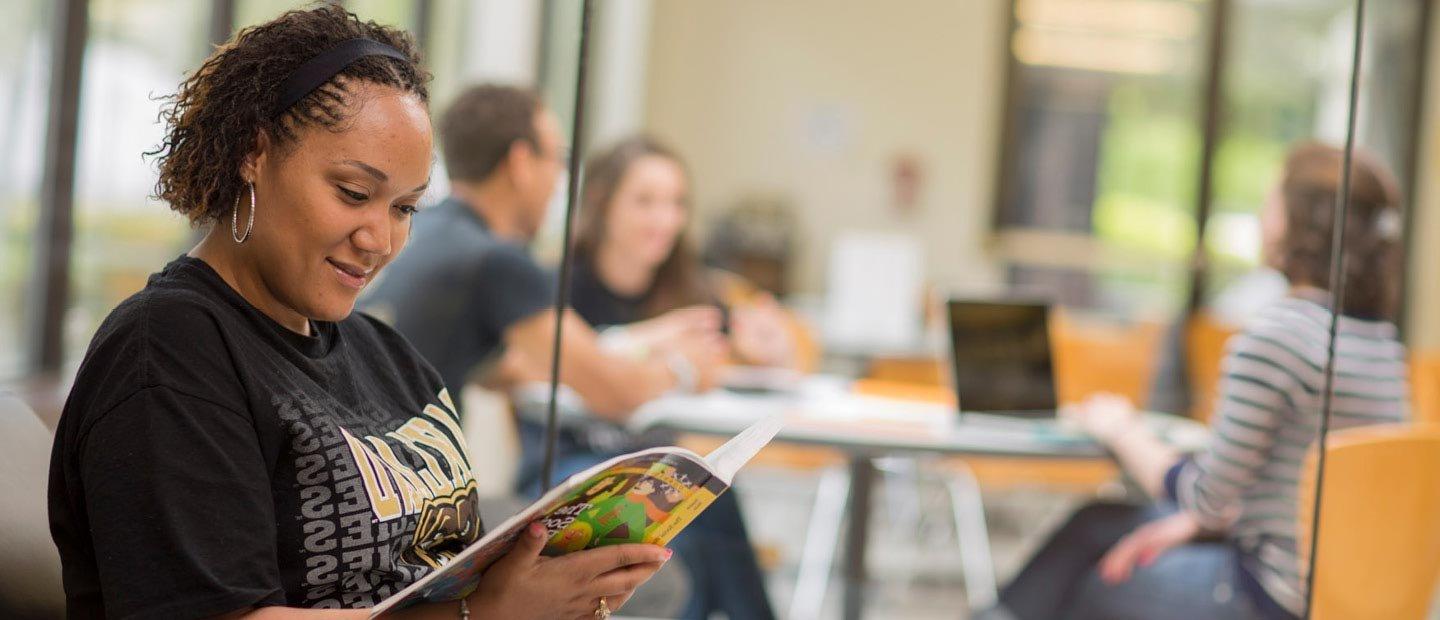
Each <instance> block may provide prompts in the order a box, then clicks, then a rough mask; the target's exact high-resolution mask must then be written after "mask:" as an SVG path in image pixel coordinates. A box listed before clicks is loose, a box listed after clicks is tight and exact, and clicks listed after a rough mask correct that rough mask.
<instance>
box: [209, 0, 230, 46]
mask: <svg viewBox="0 0 1440 620" xmlns="http://www.w3.org/2000/svg"><path fill="white" fill-rule="evenodd" d="M234 31H235V0H210V45H221V44H223V43H225V42H226V41H229V40H230V33H232V32H234Z"/></svg>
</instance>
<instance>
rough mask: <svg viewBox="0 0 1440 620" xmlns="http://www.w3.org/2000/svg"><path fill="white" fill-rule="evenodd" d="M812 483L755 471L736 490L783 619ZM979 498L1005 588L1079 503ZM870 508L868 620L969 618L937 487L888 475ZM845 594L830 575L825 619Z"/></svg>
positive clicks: (804, 475) (1048, 496) (797, 475)
mask: <svg viewBox="0 0 1440 620" xmlns="http://www.w3.org/2000/svg"><path fill="white" fill-rule="evenodd" d="M818 478H819V474H818V472H814V471H797V470H789V469H765V468H752V469H749V470H747V471H746V472H744V473H743V474H742V476H741V478H740V479H739V480H738V482H737V486H736V489H737V491H738V492H739V493H740V499H741V501H742V503H743V506H744V507H745V511H746V521H747V524H748V525H749V527H750V530H751V536H752V538H753V539H754V540H755V543H756V545H757V546H758V547H760V548H761V549H762V550H763V554H762V555H763V556H764V561H765V562H766V563H767V564H769V565H770V566H768V568H769V576H770V597H771V601H772V602H773V603H774V604H775V606H776V609H777V611H778V612H779V613H781V615H782V616H788V615H789V609H790V604H791V602H792V601H791V598H792V597H791V595H792V593H793V591H794V589H795V580H796V573H797V569H798V562H799V558H800V556H801V547H802V545H803V542H804V536H801V535H800V534H801V533H803V532H805V531H806V529H807V525H808V523H809V519H810V508H811V504H812V503H813V501H814V497H815V490H816V483H817V481H818ZM985 499H986V503H987V506H986V512H987V521H988V525H989V527H990V539H991V547H992V552H993V554H994V561H995V565H996V570H997V576H998V577H999V579H1000V581H1001V582H1002V583H1003V582H1004V580H1005V579H1006V578H1007V577H1008V576H1009V575H1011V574H1013V573H1014V572H1015V571H1017V570H1019V567H1020V565H1021V563H1022V562H1023V561H1024V560H1025V558H1026V557H1028V555H1029V554H1030V552H1031V551H1032V550H1033V549H1034V547H1035V546H1037V545H1039V544H1040V543H1041V542H1042V540H1043V538H1044V536H1045V535H1046V534H1048V532H1049V531H1050V530H1052V529H1053V528H1055V527H1056V526H1058V525H1059V521H1060V520H1062V519H1064V518H1065V516H1066V515H1068V514H1069V512H1070V511H1071V510H1072V509H1073V507H1074V506H1075V505H1076V504H1077V503H1079V502H1081V501H1083V500H1084V499H1085V498H1082V497H1076V496H1067V495H1057V494H1055V493H1053V492H1049V491H1044V490H1040V489H1033V490H1017V491H1007V492H1005V493H998V494H989V493H987V495H986V498H985ZM874 501H875V507H874V510H873V511H872V514H873V515H874V517H873V521H872V528H871V539H870V547H869V557H868V562H867V569H868V571H869V575H870V577H871V582H872V584H871V586H870V589H869V590H868V591H867V597H868V601H867V604H866V608H865V615H864V617H866V618H885V619H887V620H888V619H897V620H898V619H914V620H923V619H930V618H945V619H947V620H958V619H963V618H966V617H968V615H969V614H968V611H969V610H968V609H967V608H966V596H965V586H964V580H963V578H962V573H961V566H960V552H959V547H958V544H957V543H956V539H955V532H954V527H953V525H952V521H951V516H950V515H951V513H950V507H949V506H950V505H949V499H948V496H947V495H946V494H945V492H944V490H943V488H942V487H940V486H939V485H936V484H927V483H919V484H917V483H915V481H914V479H913V478H909V477H907V476H904V475H903V474H901V475H899V476H888V477H886V478H885V481H884V482H882V483H881V485H880V487H879V488H878V489H877V491H876V493H875V496H874ZM837 542H838V541H837ZM836 559H837V561H838V560H839V559H840V556H839V554H838V553H837V555H836ZM837 571H838V569H837ZM843 587H844V584H843V582H842V581H841V579H840V575H839V574H838V572H837V573H835V574H832V577H831V581H830V586H829V588H828V589H827V592H826V600H825V603H824V606H823V608H822V612H821V614H820V617H821V618H839V617H840V599H841V596H842V592H843ZM797 620H799V619H797Z"/></svg>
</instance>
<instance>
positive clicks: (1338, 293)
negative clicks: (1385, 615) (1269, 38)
mask: <svg viewBox="0 0 1440 620" xmlns="http://www.w3.org/2000/svg"><path fill="white" fill-rule="evenodd" d="M1364 47H1365V0H1355V50H1354V52H1353V55H1352V56H1351V57H1350V63H1351V64H1350V102H1349V107H1348V109H1347V112H1348V114H1349V116H1347V117H1346V125H1345V156H1344V157H1343V158H1342V159H1343V160H1344V163H1343V164H1342V165H1343V166H1344V168H1342V169H1341V170H1340V195H1339V196H1337V197H1336V198H1335V218H1334V224H1333V226H1334V230H1332V231H1331V232H1332V235H1331V237H1330V340H1329V343H1328V345H1327V347H1328V350H1327V351H1326V356H1325V391H1324V392H1323V393H1321V395H1320V436H1319V437H1317V438H1316V440H1315V446H1316V450H1317V459H1316V465H1315V503H1314V505H1312V506H1311V508H1310V514H1311V515H1313V517H1312V518H1311V522H1310V563H1309V570H1307V571H1306V572H1305V618H1307V619H1308V618H1310V612H1311V611H1313V609H1312V608H1313V606H1314V604H1315V567H1316V566H1317V563H1316V558H1318V557H1320V549H1319V548H1317V547H1316V544H1317V543H1319V541H1320V506H1321V505H1322V504H1321V501H1320V500H1321V497H1322V496H1324V494H1325V458H1326V454H1325V449H1326V447H1327V445H1328V443H1329V441H1328V440H1329V437H1330V408H1331V405H1332V401H1333V400H1334V396H1335V349H1336V341H1337V340H1339V338H1338V336H1339V331H1340V316H1341V311H1342V310H1343V309H1344V308H1345V223H1346V221H1347V220H1348V218H1347V217H1346V215H1347V214H1348V213H1349V212H1350V161H1351V157H1352V156H1353V155H1354V153H1355V117H1356V116H1357V114H1356V112H1357V110H1358V108H1359V107H1360V59H1361V52H1362V50H1363V49H1364Z"/></svg>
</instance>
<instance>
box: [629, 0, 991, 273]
mask: <svg viewBox="0 0 1440 620" xmlns="http://www.w3.org/2000/svg"><path fill="white" fill-rule="evenodd" d="M1006 5H1007V3H1006V1H1005V0H965V1H958V2H957V1H956V0H906V1H905V2H893V3H892V2H873V1H868V0H727V1H724V2H713V1H704V0H665V1H663V2H656V3H654V15H653V21H652V30H651V35H650V36H651V43H650V56H649V58H650V64H649V67H648V75H647V79H646V84H647V93H646V96H645V125H646V128H647V130H649V131H651V132H653V133H654V134H656V135H658V136H660V137H662V138H664V139H666V140H669V141H670V142H672V143H674V144H675V145H676V146H677V147H678V148H679V149H680V150H681V151H682V153H684V154H685V155H686V157H687V158H688V159H689V160H690V163H691V167H692V168H693V169H694V170H695V171H697V178H696V179H695V198H696V200H695V204H696V209H697V215H698V217H697V218H695V219H696V220H697V221H699V222H704V221H706V220H707V219H708V217H709V215H710V214H712V213H714V212H715V211H717V210H720V209H723V208H725V207H728V206H729V205H731V204H733V203H734V202H735V201H736V200H737V199H739V198H740V197H741V196H743V195H746V194H748V193H751V192H756V191H763V192H776V193H780V194H782V195H785V196H787V197H788V198H790V199H791V200H792V201H793V202H794V204H795V205H796V207H798V209H797V210H798V214H799V216H800V219H801V222H800V223H801V225H800V229H801V231H802V233H803V236H802V238H801V243H800V246H799V247H798V250H799V256H798V257H797V258H798V260H797V261H796V263H795V264H794V268H795V269H796V271H795V272H794V273H793V278H792V283H793V285H795V287H796V288H797V289H799V290H801V291H805V292H819V291H820V289H821V288H822V287H823V282H824V267H825V260H826V257H827V256H828V252H829V240H830V239H831V238H833V236H834V235H835V234H836V233H838V232H840V231H844V230H852V229H866V230H883V231H909V232H912V233H913V234H915V235H917V236H918V237H919V238H921V239H922V240H923V241H924V245H925V247H926V253H927V264H928V269H929V270H930V273H929V275H930V277H931V278H932V279H933V280H935V281H937V282H940V283H942V284H948V285H955V284H959V285H983V284H985V283H993V282H994V281H995V280H996V277H997V274H996V269H995V267H994V264H993V261H992V259H990V258H989V257H987V256H986V253H985V251H984V244H985V240H986V239H987V238H988V231H989V226H990V223H989V222H990V217H991V213H992V211H993V209H992V204H993V197H992V196H993V195H992V191H993V185H994V181H995V175H996V156H997V153H998V140H999V132H998V128H999V125H1000V113H1001V103H1002V99H1003V96H1002V95H1003V93H1002V80H1003V75H1004V71H1003V68H1004V54H1003V51H1004V50H1003V36H1004V31H1005V23H1006V22H1005V18H1006V15H1005V7H1006ZM901 152H909V153H914V154H915V155H917V156H918V157H919V158H920V160H921V161H922V162H923V163H924V169H925V184H924V191H923V192H922V194H921V198H920V201H919V204H918V205H917V207H916V208H915V209H914V210H913V211H912V212H911V213H910V214H909V215H901V214H898V213H897V212H896V211H895V210H894V209H893V208H892V207H891V204H892V200H891V195H892V193H891V189H890V188H891V182H890V179H891V172H890V171H891V165H892V162H893V158H894V157H895V156H896V155H897V154H898V153H901Z"/></svg>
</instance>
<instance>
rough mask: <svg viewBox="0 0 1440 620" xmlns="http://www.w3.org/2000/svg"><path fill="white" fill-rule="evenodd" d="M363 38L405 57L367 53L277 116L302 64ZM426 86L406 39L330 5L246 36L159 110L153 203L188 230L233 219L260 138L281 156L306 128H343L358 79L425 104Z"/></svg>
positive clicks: (216, 55)
mask: <svg viewBox="0 0 1440 620" xmlns="http://www.w3.org/2000/svg"><path fill="white" fill-rule="evenodd" d="M360 38H363V39H371V40H374V41H378V42H380V43H384V44H386V45H389V46H391V47H393V48H395V49H397V50H399V51H400V52H401V53H402V54H404V55H405V56H406V59H405V60H401V59H398V58H392V57H388V56H365V57H362V58H360V59H358V60H356V61H355V62H353V63H350V65H349V66H347V67H345V68H344V69H343V70H341V71H340V72H339V73H338V74H336V75H335V77H333V78H331V79H330V80H329V81H327V82H326V83H324V84H322V85H321V86H320V87H319V88H316V89H315V90H314V91H311V92H310V94H308V95H306V96H305V97H304V98H302V99H300V101H298V102H296V103H295V104H294V105H292V106H290V107H289V108H287V109H286V110H284V111H282V112H280V113H279V114H276V111H275V107H276V106H277V105H279V103H278V101H277V100H278V98H279V92H278V91H279V87H280V84H281V83H282V82H284V81H285V79H286V78H287V77H289V76H290V74H291V73H292V72H294V71H295V69H296V68H297V67H299V66H300V65H302V64H304V63H305V61H307V60H310V59H311V58H313V57H315V56H316V55H317V54H319V53H321V52H323V51H325V50H327V49H329V48H331V47H332V46H334V45H336V44H339V43H342V42H344V41H348V40H351V39H360ZM429 80H430V73H429V72H428V71H426V70H425V68H424V67H423V66H422V64H421V58H420V51H419V48H418V46H417V45H416V44H415V42H414V40H413V39H411V38H410V35H408V34H406V33H405V32H404V31H401V30H398V29H395V28H390V27H388V26H382V25H380V24H377V23H375V22H373V21H362V20H361V19H360V18H358V17H356V16H355V14H354V13H350V12H348V11H346V10H344V9H342V8H340V7H338V6H336V5H334V4H330V3H324V4H321V5H318V6H315V7H312V8H309V9H303V10H294V11H289V12H287V13H285V14H283V15H281V16H279V17H277V18H275V19H273V20H271V21H269V22H266V23H264V24H260V25H258V26H252V27H249V28H246V29H244V30H241V31H240V32H239V33H237V34H236V35H235V36H234V37H233V38H231V39H230V40H229V41H227V42H226V43H225V44H223V45H220V46H218V47H216V48H215V51H214V52H213V53H211V54H210V57H209V58H206V59H205V62H204V63H203V64H201V65H200V68H199V69H196V70H195V72H194V73H192V74H190V75H189V76H188V77H186V78H185V81H184V82H181V83H180V88H179V90H178V91H177V92H175V93H174V94H173V95H170V96H169V97H167V98H166V99H167V100H168V101H169V102H170V103H169V104H167V105H166V106H165V108H164V109H162V110H161V112H160V119H161V120H162V121H164V122H165V125H166V128H167V133H166V136H165V139H164V140H163V141H162V142H161V143H160V145H159V146H157V147H156V148H155V150H153V151H149V152H147V153H146V156H148V157H153V158H154V159H155V160H156V162H157V165H158V168H159V172H160V178H159V180H158V181H156V183H155V197H156V198H158V199H161V200H164V201H166V202H168V203H170V208H171V209H174V210H175V211H177V212H179V213H182V214H184V215H185V216H186V217H188V218H189V219H190V222H191V224H194V225H200V224H204V223H207V222H213V221H216V220H219V219H220V218H222V217H225V216H228V215H229V214H230V211H231V209H232V208H234V204H235V199H236V197H237V196H239V195H240V192H241V191H243V190H244V189H245V183H244V180H243V179H241V178H240V176H239V175H238V174H237V173H236V171H237V170H239V169H240V165H241V164H242V163H243V162H244V160H245V157H246V155H248V154H249V153H250V152H251V151H252V150H253V149H254V148H255V145H256V140H257V139H258V137H259V135H260V134H261V132H263V133H264V134H265V135H266V136H267V137H268V138H269V139H270V141H271V144H273V145H274V146H275V147H276V148H277V149H279V150H280V152H281V153H284V152H286V149H289V148H291V147H293V146H294V144H295V141H296V138H297V136H298V132H299V130H300V129H302V128H305V127H309V126H318V127H325V128H327V129H336V130H338V129H341V128H342V123H343V122H344V121H345V120H346V116H347V114H348V113H349V112H350V110H351V107H350V103H351V101H350V98H349V96H348V95H349V94H350V92H351V91H352V90H353V87H354V86H355V85H356V84H357V83H358V82H369V83H372V84H377V85H382V86H389V87H393V88H395V89H398V90H400V91H402V92H406V93H411V94H414V95H415V96H417V97H419V98H420V100H421V101H422V102H425V103H426V104H427V105H428V102H429V98H430V96H429V92H428V91H427V90H426V83H427V82H429Z"/></svg>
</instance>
